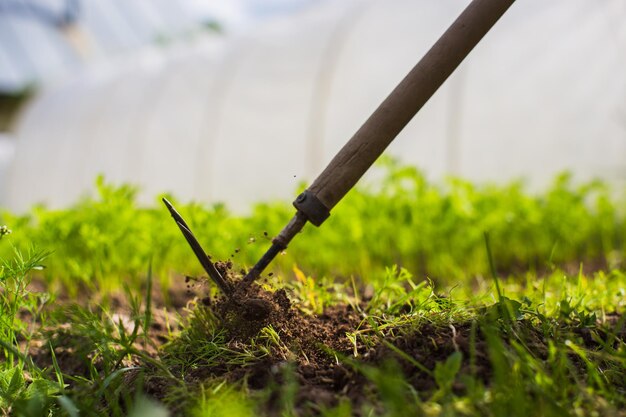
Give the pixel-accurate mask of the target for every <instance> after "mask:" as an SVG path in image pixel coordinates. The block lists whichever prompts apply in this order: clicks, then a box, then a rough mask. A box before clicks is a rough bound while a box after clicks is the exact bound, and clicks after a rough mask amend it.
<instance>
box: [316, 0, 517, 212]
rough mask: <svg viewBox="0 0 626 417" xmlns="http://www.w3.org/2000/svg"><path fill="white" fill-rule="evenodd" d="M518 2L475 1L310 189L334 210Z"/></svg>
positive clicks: (327, 206) (379, 107)
mask: <svg viewBox="0 0 626 417" xmlns="http://www.w3.org/2000/svg"><path fill="white" fill-rule="evenodd" d="M514 2H515V0H474V1H472V2H471V3H470V4H469V5H468V6H467V8H466V9H465V10H464V11H463V12H462V13H461V15H460V16H459V17H458V18H457V19H456V20H455V21H454V23H452V25H451V26H450V28H448V30H447V31H446V32H445V33H444V34H443V35H442V36H441V38H439V40H438V41H437V43H435V45H433V47H432V48H431V49H430V50H429V51H428V52H427V53H426V55H424V57H423V58H422V59H421V60H420V61H419V62H418V63H417V65H416V66H415V67H414V68H413V69H412V70H411V72H409V74H408V75H407V76H406V77H405V78H404V79H403V80H402V81H401V82H400V84H398V86H397V87H396V88H395V89H394V90H393V91H392V92H391V94H389V96H388V97H387V98H386V99H385V101H383V102H382V104H381V105H380V106H378V108H377V109H376V111H374V113H373V114H372V115H371V116H370V117H369V119H367V121H366V122H365V123H364V124H363V126H361V128H360V129H359V130H358V131H357V132H356V133H355V134H354V136H353V137H352V138H351V139H350V140H349V141H348V143H346V144H345V145H344V147H343V148H342V149H341V150H340V151H339V153H338V154H337V155H336V156H335V157H334V158H333V160H332V161H330V163H329V164H328V166H327V167H326V168H325V169H324V171H323V172H322V173H321V174H320V175H319V176H318V177H317V179H316V180H315V181H314V182H313V184H312V185H311V186H310V187H309V189H308V190H309V191H310V192H311V194H313V195H314V196H316V197H317V199H318V200H319V201H321V202H322V203H323V204H324V206H326V208H327V209H328V210H330V209H332V208H333V207H334V206H335V205H336V204H337V203H338V202H339V200H341V199H342V198H343V196H344V195H345V194H346V193H347V192H348V191H350V189H351V188H352V187H353V186H354V185H355V184H356V182H357V181H358V180H359V179H360V178H361V177H362V176H363V174H365V172H366V171H367V170H368V169H369V167H370V166H372V164H373V163H374V161H375V160H376V159H377V158H378V157H379V156H380V155H381V154H382V153H383V151H384V150H385V149H386V148H387V146H389V144H390V143H391V142H392V141H393V140H394V138H395V137H396V136H397V135H398V133H400V131H401V130H402V129H404V127H405V126H406V125H407V124H408V123H409V121H410V120H411V119H412V118H413V116H415V114H416V113H417V112H418V111H419V110H420V109H421V108H422V106H423V105H424V104H425V103H426V102H427V101H428V99H430V97H431V96H432V95H433V94H434V93H435V91H437V89H438V88H439V87H440V86H441V85H442V84H443V82H444V81H445V80H446V79H447V78H448V77H449V76H450V74H452V72H453V71H454V70H455V69H456V67H457V66H458V65H459V64H460V63H461V62H462V61H463V59H464V58H465V57H466V56H467V55H468V54H469V53H470V51H471V50H472V49H473V48H474V46H476V44H478V42H479V41H480V40H481V39H482V37H483V36H485V34H486V33H487V32H488V31H489V29H491V27H492V26H493V25H494V24H495V23H496V22H497V21H498V19H499V18H500V17H501V16H502V15H503V14H504V12H505V11H506V10H507V9H508V8H509V7H510V6H511V5H512V4H513V3H514Z"/></svg>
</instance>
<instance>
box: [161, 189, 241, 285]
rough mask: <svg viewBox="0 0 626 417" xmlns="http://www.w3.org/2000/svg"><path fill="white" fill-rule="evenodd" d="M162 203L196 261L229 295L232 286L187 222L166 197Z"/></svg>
mask: <svg viewBox="0 0 626 417" xmlns="http://www.w3.org/2000/svg"><path fill="white" fill-rule="evenodd" d="M163 203H164V204H165V206H166V207H167V209H168V210H169V211H170V214H171V215H172V217H173V218H174V221H175V222H176V224H177V225H178V228H179V229H180V231H181V232H182V233H183V236H185V239H186V240H187V243H189V246H191V250H193V253H194V254H195V255H196V258H198V261H200V265H202V267H203V268H204V270H205V271H206V273H207V274H209V277H211V279H212V280H213V282H214V283H215V285H217V286H218V288H219V289H220V290H221V291H222V292H223V293H224V294H226V295H227V296H230V295H231V294H232V293H233V288H232V286H231V285H230V283H229V282H228V281H226V280H225V279H224V277H222V275H221V274H220V273H219V271H218V270H217V268H215V265H213V262H211V259H209V257H208V256H207V254H206V252H205V251H204V249H202V246H200V243H199V242H198V239H196V237H195V236H194V234H193V233H192V232H191V229H190V228H189V226H187V223H186V222H185V220H184V219H183V218H182V216H181V215H180V214H179V213H178V212H177V211H176V209H175V208H174V206H172V203H170V202H169V201H167V199H166V198H163Z"/></svg>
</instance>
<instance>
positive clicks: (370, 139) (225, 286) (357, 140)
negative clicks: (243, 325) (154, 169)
mask: <svg viewBox="0 0 626 417" xmlns="http://www.w3.org/2000/svg"><path fill="white" fill-rule="evenodd" d="M514 2H515V0H473V1H472V2H471V3H470V4H469V5H468V6H467V8H466V9H465V10H464V11H463V12H462V13H461V15H460V16H459V17H458V18H457V19H456V20H455V21H454V23H452V25H451V26H450V27H449V28H448V30H447V31H446V32H445V33H444V34H443V35H442V36H441V38H439V40H438V41H437V42H436V43H435V44H434V45H433V47H432V48H431V49H430V50H429V51H428V52H427V53H426V55H424V57H423V58H422V59H421V60H420V61H419V62H418V63H417V65H416V66H415V67H414V68H413V69H412V70H411V71H410V72H409V74H408V75H407V76H406V77H405V78H404V79H403V80H402V81H401V82H400V84H398V86H397V87H396V88H395V89H394V90H393V91H392V92H391V94H389V96H388V97H387V98H386V99H385V100H384V101H383V102H382V104H380V106H378V108H377V109H376V110H375V111H374V113H373V114H372V115H371V116H370V117H369V118H368V119H367V120H366V121H365V123H364V124H363V126H361V128H360V129H359V130H358V131H357V132H356V133H355V134H354V136H353V137H352V138H351V139H350V140H349V141H348V142H347V143H346V144H345V145H344V146H343V148H342V149H341V150H340V151H339V153H337V155H336V156H335V157H334V158H333V159H332V161H330V163H329V164H328V166H327V167H326V168H325V169H324V171H322V173H321V174H320V175H319V176H318V177H317V179H316V180H315V181H314V182H313V184H312V185H311V186H310V187H309V188H307V189H306V190H305V191H304V192H303V193H302V194H300V195H299V196H298V197H297V198H296V199H295V201H294V202H293V205H294V206H295V208H296V210H297V211H296V214H295V216H294V217H293V218H292V219H291V221H289V223H288V224H287V225H286V226H285V228H284V229H283V230H282V231H281V232H280V233H279V234H278V236H276V237H275V238H274V239H272V246H271V247H270V248H269V249H268V251H267V252H266V253H265V254H264V255H263V256H262V257H261V259H260V260H259V261H258V262H257V263H256V264H255V265H254V266H253V267H252V269H250V270H249V271H248V273H247V274H246V276H245V277H244V278H243V280H242V281H240V282H239V283H238V284H237V285H236V287H234V286H233V284H231V283H230V282H229V281H227V280H226V279H224V277H222V276H221V275H220V273H219V271H218V270H217V269H216V268H215V266H214V265H213V263H212V262H211V260H210V259H209V257H208V256H207V255H206V253H205V252H204V250H203V249H202V247H201V246H200V244H199V243H198V241H197V240H196V238H195V237H194V235H193V233H192V232H191V230H190V229H189V226H187V224H186V223H185V221H184V220H183V218H182V217H181V216H180V214H178V213H177V212H176V210H175V209H174V207H172V205H171V204H170V203H169V202H168V201H167V200H166V199H163V202H164V203H165V205H166V206H167V208H168V209H169V211H170V213H171V214H172V217H174V220H175V221H176V223H177V224H178V227H179V228H180V230H181V231H182V232H183V235H184V236H185V238H186V239H187V242H188V243H189V244H190V246H191V248H192V249H193V251H194V253H195V254H196V256H197V257H198V259H199V260H200V263H201V264H202V266H203V267H204V269H205V270H206V272H207V273H208V274H209V277H210V278H211V279H212V280H213V281H214V282H215V284H216V285H217V286H218V287H219V289H220V290H221V291H222V292H223V293H224V294H225V295H226V296H227V297H229V298H230V297H232V295H233V293H234V292H236V291H242V292H243V291H245V289H246V288H247V287H248V286H249V285H250V284H251V283H252V282H254V281H255V280H256V279H257V278H258V277H259V275H260V274H261V272H262V271H263V270H264V269H265V267H267V265H268V264H269V263H270V262H271V261H272V260H273V259H274V258H275V257H276V255H277V254H278V253H280V252H281V251H283V250H284V249H285V248H286V247H287V245H288V244H289V242H290V241H291V240H292V239H293V237H294V236H295V235H296V234H297V233H298V232H299V231H300V230H302V228H303V227H304V225H305V224H306V222H311V223H313V224H314V225H315V226H320V225H321V224H322V223H323V222H324V221H325V220H326V219H327V218H328V216H330V211H331V209H332V208H333V207H335V205H336V204H337V203H338V202H339V201H340V200H341V199H342V198H343V197H344V196H345V195H346V193H347V192H348V191H350V189H351V188H352V187H353V186H354V185H355V184H356V183H357V181H358V180H359V179H360V178H361V177H362V176H363V174H365V172H366V171H367V170H368V169H369V167H370V166H371V165H372V164H373V163H374V161H375V160H376V159H377V158H378V157H379V156H380V155H381V154H382V153H383V151H384V150H385V149H386V148H387V146H388V145H389V144H390V143H391V142H392V141H393V139H394V138H395V137H396V136H397V135H398V133H400V131H401V130H402V129H403V128H404V127H405V126H406V125H407V124H408V123H409V121H410V120H411V119H412V118H413V116H415V114H416V113H417V112H418V111H419V110H420V109H421V108H422V107H423V106H424V104H425V103H426V102H427V101H428V99H430V97H431V96H432V95H433V94H434V93H435V91H437V89H438V88H439V87H440V86H441V85H442V84H443V82H444V81H445V80H446V79H447V78H448V77H449V76H450V74H452V72H453V71H454V70H455V69H456V67H457V66H458V65H459V64H460V63H461V62H462V61H463V59H464V58H465V57H466V56H467V55H468V54H469V52H470V51H471V50H472V49H473V48H474V46H476V44H478V42H479V41H480V40H481V39H482V37H483V36H484V35H485V34H486V33H487V32H488V31H489V29H491V27H492V26H493V25H494V24H495V23H496V22H497V21H498V19H499V18H500V17H501V16H502V15H503V14H504V12H505V11H506V10H507V9H508V8H509V7H510V6H511V5H512V4H513V3H514ZM262 301H263V300H259V299H249V300H247V302H250V303H261V302H262Z"/></svg>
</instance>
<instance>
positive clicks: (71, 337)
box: [31, 263, 626, 415]
mask: <svg viewBox="0 0 626 417" xmlns="http://www.w3.org/2000/svg"><path fill="white" fill-rule="evenodd" d="M216 267H217V268H218V270H220V273H222V275H223V276H225V277H227V278H228V279H230V280H231V281H234V278H233V274H232V271H231V268H232V265H231V264H230V263H217V264H216ZM183 281H184V285H175V286H173V287H172V288H171V289H170V290H172V291H173V292H172V293H170V300H172V299H175V300H177V303H176V304H177V305H178V306H185V305H186V304H187V301H188V300H189V299H190V298H192V297H193V296H195V297H196V298H198V299H201V301H202V302H200V303H198V305H197V307H196V308H207V309H211V311H213V313H214V314H215V315H216V316H217V317H218V318H219V319H220V321H221V323H222V324H223V326H224V328H225V329H226V331H227V333H228V336H229V343H228V344H229V348H231V349H233V350H237V349H244V348H245V347H246V346H248V342H249V340H250V338H252V337H255V336H257V335H258V334H259V332H260V331H261V329H263V328H264V327H266V326H269V325H271V326H272V328H273V329H274V330H275V331H276V333H277V334H278V335H279V338H280V342H279V343H277V344H274V345H272V350H271V352H270V353H269V354H268V355H267V356H265V357H263V358H262V359H260V360H258V361H256V362H251V363H248V364H246V365H245V366H241V365H229V364H221V365H219V366H217V367H215V366H214V367H209V366H201V364H199V365H200V366H198V367H197V368H195V369H194V370H192V371H190V372H189V373H188V374H186V375H185V382H186V383H189V384H198V385H200V384H202V383H205V382H206V381H207V379H211V378H214V377H220V378H224V379H226V380H228V381H230V382H234V383H242V384H245V385H246V386H247V387H248V389H250V390H251V391H252V392H255V391H261V390H263V391H264V390H267V389H269V392H271V393H272V394H271V395H269V397H267V398H266V401H265V403H264V407H265V408H266V410H264V411H266V412H267V414H269V415H273V414H276V413H277V412H278V410H279V407H280V405H281V404H282V403H283V402H284V398H281V395H283V394H281V392H285V391H286V390H285V389H283V390H281V389H277V388H278V387H284V386H288V385H289V384H292V386H295V387H297V388H296V389H295V399H294V404H295V405H296V410H297V412H298V414H307V415H308V414H312V413H313V414H315V413H316V412H318V411H320V410H321V409H324V408H326V407H332V406H336V405H337V404H339V402H340V401H342V400H344V399H348V400H349V401H350V402H351V403H352V405H353V410H358V409H360V405H361V404H363V403H365V402H367V401H369V399H371V395H372V393H375V391H376V387H375V386H374V384H373V383H372V382H371V381H370V380H369V379H368V378H366V377H365V376H364V374H363V367H364V366H365V367H367V366H370V365H371V366H373V367H376V368H378V367H380V366H381V365H382V364H384V363H386V362H389V361H390V360H394V361H395V362H396V363H397V366H398V369H399V371H400V372H401V373H402V375H403V376H404V378H405V380H406V381H407V382H408V383H409V384H411V385H412V386H413V387H414V388H415V389H416V392H418V393H419V394H420V395H424V396H425V397H426V396H428V395H430V393H432V392H433V391H434V390H436V389H437V384H436V381H435V380H434V378H433V377H432V375H430V374H429V373H426V372H424V371H423V370H422V369H423V368H422V369H420V367H416V366H415V365H414V364H415V362H417V363H419V364H421V366H423V367H425V368H427V369H429V370H433V369H434V368H435V365H436V363H438V362H444V361H445V360H446V359H447V358H448V357H450V355H451V354H453V353H454V352H460V353H462V357H463V361H462V364H461V370H460V373H462V374H471V375H474V376H476V377H478V378H479V379H481V380H483V382H484V383H485V384H488V382H489V380H490V378H491V376H492V370H491V366H490V361H489V358H488V347H487V343H486V341H485V337H484V335H483V334H482V332H481V330H480V328H479V327H480V326H474V327H475V328H474V330H473V329H472V327H473V325H472V323H471V322H465V323H456V324H455V325H454V326H452V325H449V324H448V325H443V324H441V325H437V324H433V323H431V322H425V323H422V324H421V325H417V324H412V325H406V326H404V327H395V328H394V329H393V333H391V332H386V333H376V332H375V331H374V330H375V329H372V328H371V327H370V325H369V321H368V320H367V316H366V313H364V310H365V308H364V307H365V306H364V305H357V306H352V305H347V304H338V305H334V306H331V307H329V308H327V309H326V310H325V311H324V312H323V313H322V314H320V315H310V314H307V313H305V312H303V311H301V310H300V309H298V308H297V306H295V305H294V304H293V303H292V302H291V301H290V299H289V295H288V293H287V292H286V291H285V290H278V291H276V292H269V291H265V290H264V289H262V288H261V286H259V285H257V284H252V285H251V286H249V287H248V288H245V289H241V288H238V290H237V291H236V292H235V294H234V295H233V296H232V297H224V296H222V297H218V298H210V297H204V298H202V297H203V296H204V294H203V293H204V291H203V290H204V284H203V283H202V280H198V279H195V278H191V277H189V278H186V279H184V280H183V279H181V281H180V282H181V283H182V282H183ZM179 284H180V283H179ZM173 294H176V295H175V296H174V297H172V295H173ZM154 299H155V301H156V302H155V306H154V310H153V320H152V325H151V329H150V337H151V340H152V342H153V343H152V344H146V343H144V345H143V346H141V347H140V348H141V349H142V350H143V351H144V352H146V353H148V354H149V355H150V356H152V357H154V358H158V355H159V352H158V351H157V350H156V348H155V347H156V346H160V345H162V344H163V343H164V342H166V341H167V340H168V336H167V335H168V334H169V333H170V332H169V331H168V327H169V326H171V325H172V324H173V323H174V322H175V321H176V320H171V321H170V320H169V319H168V317H167V314H166V310H165V308H164V307H163V304H165V302H164V301H163V300H161V299H159V297H155V298H154ZM184 299H186V300H187V301H184ZM113 304H115V303H113ZM116 307H117V308H116V309H115V310H116V312H115V313H113V314H114V315H119V318H120V319H122V321H123V319H124V315H125V314H129V312H128V311H126V310H127V306H126V305H125V303H124V302H122V301H120V303H119V305H117V306H116ZM620 317H621V316H619V315H617V314H614V315H609V316H607V324H608V325H609V326H615V325H617V324H618V323H621V322H620ZM609 319H610V320H609ZM522 325H523V326H524V329H522V330H523V331H524V333H525V335H524V336H525V340H527V341H528V345H529V346H530V347H531V348H532V349H533V351H534V352H535V353H536V354H537V355H538V357H543V356H544V355H545V352H547V347H546V346H545V344H544V343H543V340H542V337H541V335H540V334H539V333H537V332H536V331H535V330H533V326H532V324H531V323H522ZM357 330H358V331H359V332H362V333H367V334H369V335H371V337H369V338H368V340H369V343H368V345H366V344H365V343H364V342H363V341H362V340H361V339H357V341H356V343H353V342H352V341H351V340H350V338H348V337H347V335H348V334H350V333H353V332H355V331H357ZM377 331H380V330H377ZM472 332H474V335H473V336H472ZM376 334H378V336H376ZM619 335H620V336H626V330H625V329H623V328H622V329H620V332H619ZM577 336H579V337H580V338H581V339H582V340H583V343H584V344H585V345H588V346H591V347H593V346H594V344H597V341H596V339H595V338H594V335H593V334H592V331H591V330H589V329H586V328H581V329H580V331H579V332H578V334H577ZM601 336H604V335H601ZM76 337H77V334H74V332H73V331H72V329H71V328H59V329H53V330H51V333H50V334H49V338H50V339H51V340H52V341H53V343H52V345H53V346H55V348H54V350H55V356H56V359H57V361H58V362H59V366H60V367H61V369H62V370H63V371H64V372H65V373H66V374H68V375H83V376H88V373H89V369H88V367H86V360H89V359H90V357H89V355H90V354H91V352H88V351H85V352H81V351H80V350H81V347H86V346H89V345H90V344H92V343H93V341H88V340H84V341H81V340H76ZM472 339H473V341H472ZM390 344H391V345H393V346H394V347H395V349H394V348H393V347H390ZM32 348H33V351H31V355H32V357H33V358H34V360H35V362H36V363H38V364H39V365H40V366H47V367H50V366H51V365H52V364H51V362H50V358H51V355H50V352H49V345H45V344H42V345H41V346H32ZM398 351H401V352H402V353H398ZM407 357H410V358H412V359H413V360H412V361H409V360H407V359H406V358H407ZM79 359H80V360H79ZM122 365H124V366H130V365H133V364H131V363H128V364H127V363H124V364H122ZM96 368H98V364H96ZM581 368H584V365H582V364H581ZM148 374H149V372H148ZM133 376H136V375H135V374H134V373H132V372H131V373H128V374H127V375H125V377H129V378H132V377H133ZM145 382H146V384H145V385H144V389H146V391H147V393H148V394H150V395H152V396H154V397H155V398H157V399H165V398H166V397H167V395H168V393H169V391H170V390H171V388H172V387H171V386H169V384H168V383H166V382H165V381H164V380H163V379H159V378H154V379H150V378H149V377H148V379H147V380H146V381H145ZM452 389H453V391H455V392H456V393H457V394H463V391H464V389H465V388H464V386H463V385H462V384H461V383H459V382H457V383H455V384H454V385H453V387H452ZM173 408H174V410H173V411H174V412H175V414H176V413H177V412H182V411H181V410H176V406H174V407H173Z"/></svg>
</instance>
